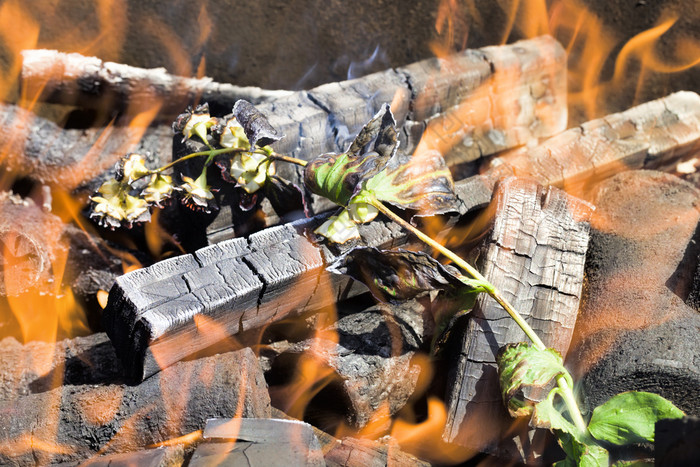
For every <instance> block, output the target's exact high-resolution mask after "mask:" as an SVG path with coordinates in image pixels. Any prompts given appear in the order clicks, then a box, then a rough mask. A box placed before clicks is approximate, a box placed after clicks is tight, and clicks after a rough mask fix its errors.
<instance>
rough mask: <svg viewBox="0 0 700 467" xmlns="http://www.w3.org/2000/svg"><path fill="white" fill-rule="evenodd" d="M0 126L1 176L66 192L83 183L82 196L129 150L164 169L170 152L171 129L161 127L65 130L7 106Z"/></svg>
mask: <svg viewBox="0 0 700 467" xmlns="http://www.w3.org/2000/svg"><path fill="white" fill-rule="evenodd" d="M123 123H126V122H123ZM0 125H2V127H3V131H2V134H1V135H0V146H2V148H3V160H2V166H3V167H4V169H5V170H6V171H8V172H10V173H11V174H12V175H14V176H15V177H29V178H31V179H32V180H34V181H36V182H38V183H42V184H47V185H53V186H58V187H61V188H64V189H66V190H67V191H70V190H73V189H75V188H77V187H81V186H84V185H85V184H87V185H88V186H87V187H85V188H86V189H87V191H94V190H95V189H97V187H98V186H99V184H100V183H101V180H94V179H95V177H98V176H99V175H102V174H104V173H105V171H106V170H107V169H108V168H110V167H111V166H112V165H114V163H115V162H117V161H118V160H119V159H120V158H121V157H122V156H123V155H124V154H126V153H128V152H130V151H134V152H138V153H140V154H144V155H146V156H148V157H149V159H150V160H149V163H150V164H152V165H153V166H161V165H164V164H166V163H167V162H168V161H169V158H170V155H171V153H172V130H171V128H170V127H169V126H166V125H161V126H155V127H148V128H145V127H143V126H137V125H126V126H122V125H112V126H108V127H106V128H90V129H65V130H64V129H62V128H60V127H59V126H58V125H56V124H55V123H53V122H51V121H49V120H46V119H43V118H41V117H37V116H36V115H34V114H33V113H31V112H29V111H27V110H24V109H22V108H20V107H16V106H13V105H7V104H3V105H0ZM109 175H111V174H109Z"/></svg>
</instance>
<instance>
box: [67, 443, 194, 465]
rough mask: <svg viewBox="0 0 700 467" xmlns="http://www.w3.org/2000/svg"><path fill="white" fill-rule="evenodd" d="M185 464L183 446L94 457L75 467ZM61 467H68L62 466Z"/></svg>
mask: <svg viewBox="0 0 700 467" xmlns="http://www.w3.org/2000/svg"><path fill="white" fill-rule="evenodd" d="M184 462H185V450H184V448H183V446H169V447H160V448H156V449H146V450H143V451H135V452H124V453H119V454H108V455H106V456H99V457H93V458H91V459H88V460H87V461H85V462H80V463H79V464H75V465H76V467H78V466H80V467H134V466H138V467H179V466H181V465H182V464H183V463H184ZM61 467H68V465H66V464H61Z"/></svg>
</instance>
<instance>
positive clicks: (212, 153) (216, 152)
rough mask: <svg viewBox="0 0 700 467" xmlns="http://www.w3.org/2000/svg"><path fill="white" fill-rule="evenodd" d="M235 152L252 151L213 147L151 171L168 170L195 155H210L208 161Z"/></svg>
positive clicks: (154, 172)
mask: <svg viewBox="0 0 700 467" xmlns="http://www.w3.org/2000/svg"><path fill="white" fill-rule="evenodd" d="M233 152H251V151H250V150H249V149H243V148H223V149H211V150H209V151H200V152H193V153H192V154H187V155H186V156H182V157H181V158H179V159H176V160H174V161H172V162H170V163H168V164H165V165H164V166H163V167H159V168H157V169H155V170H152V171H151V172H150V173H151V174H156V173H160V172H162V171H164V170H168V169H169V168H171V167H173V166H175V165H177V164H179V163H180V162H184V161H186V160H189V159H194V158H195V157H202V156H209V157H208V158H207V161H209V160H210V159H212V158H214V157H215V156H218V155H219V154H228V153H233Z"/></svg>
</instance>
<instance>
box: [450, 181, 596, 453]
mask: <svg viewBox="0 0 700 467" xmlns="http://www.w3.org/2000/svg"><path fill="white" fill-rule="evenodd" d="M592 209H593V208H592V206H591V205H589V204H588V203H586V202H584V201H581V200H578V199H576V198H574V197H571V196H568V195H567V194H566V193H564V192H563V191H560V190H558V189H556V188H545V187H542V186H538V185H537V184H536V183H535V182H533V181H528V180H524V179H517V178H509V179H506V180H505V181H503V182H502V183H501V184H500V185H499V186H498V190H497V192H496V194H495V197H494V201H493V202H492V204H491V206H490V210H491V211H493V214H492V215H493V219H494V220H493V227H492V231H491V234H490V236H489V238H488V240H487V241H486V242H485V244H484V245H483V247H482V248H480V249H479V251H480V253H479V259H478V262H477V268H478V269H479V270H480V271H481V272H482V274H483V275H484V276H485V277H486V278H487V279H488V280H489V281H490V282H491V283H492V284H494V286H495V287H496V288H498V289H499V290H501V291H502V293H503V294H504V295H505V296H506V299H507V300H508V301H510V303H511V304H512V305H513V307H514V308H515V309H516V310H518V311H519V312H520V313H521V314H522V315H523V317H524V318H525V319H526V321H528V323H529V324H530V326H532V328H533V329H534V330H535V332H536V333H537V334H538V335H539V336H541V338H542V340H543V342H544V343H545V345H547V346H548V347H553V348H555V349H557V350H558V351H559V352H561V353H562V355H564V354H566V351H567V350H568V347H569V342H570V340H571V335H572V332H573V328H574V323H575V322H576V314H577V311H578V304H579V298H580V295H581V287H582V284H583V267H584V260H585V255H586V248H587V245H588V230H589V224H588V222H589V218H590V216H591V212H592ZM453 332H455V331H453ZM456 340H458V341H459V344H457V345H458V346H459V352H460V353H459V356H458V358H456V362H455V364H454V366H453V368H451V371H450V376H449V379H448V385H447V387H448V388H449V389H448V394H447V409H448V410H447V411H448V419H447V424H446V427H445V432H444V438H445V439H446V440H447V441H450V442H454V443H457V444H460V445H463V446H469V447H473V448H477V449H486V448H489V447H492V446H493V444H494V443H497V442H498V441H499V440H500V439H501V438H503V436H504V435H505V433H506V430H507V429H508V427H510V426H512V424H513V420H512V419H511V418H510V416H509V415H508V413H507V412H506V410H505V408H504V406H503V401H502V400H501V396H500V394H501V392H500V389H499V382H498V375H497V373H496V363H495V362H496V355H497V353H498V350H499V349H500V347H501V346H503V345H505V344H508V343H512V342H520V341H526V340H527V337H526V336H525V334H524V332H523V331H522V330H521V329H520V327H518V325H517V324H516V323H515V322H514V321H513V320H512V319H510V317H509V316H508V315H507V313H506V312H505V311H504V310H503V309H502V308H501V307H500V305H498V304H497V303H496V302H495V301H494V300H492V299H491V298H490V297H488V296H485V295H481V296H480V297H479V298H478V299H477V302H476V305H475V307H474V309H473V310H472V312H471V313H470V319H469V321H468V323H467V324H466V328H465V329H464V330H463V331H462V332H461V334H460V335H459V337H458V338H457V339H456ZM539 396H541V397H544V396H546V394H541V395H539ZM529 397H537V396H535V395H531V396H529ZM529 397H528V398H529Z"/></svg>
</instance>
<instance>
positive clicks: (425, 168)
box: [363, 151, 459, 216]
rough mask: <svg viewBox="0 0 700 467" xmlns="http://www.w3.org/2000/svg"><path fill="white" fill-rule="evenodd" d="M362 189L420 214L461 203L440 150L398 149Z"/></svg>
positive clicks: (452, 209) (451, 209) (448, 209)
mask: <svg viewBox="0 0 700 467" xmlns="http://www.w3.org/2000/svg"><path fill="white" fill-rule="evenodd" d="M363 189H364V191H367V192H369V193H371V194H373V195H374V196H375V197H376V198H377V199H379V200H380V201H386V202H388V203H390V204H393V205H394V206H397V207H400V208H403V209H412V210H416V211H418V212H419V214H418V215H421V216H433V215H436V214H444V213H448V212H455V211H457V207H458V204H459V200H458V199H457V196H456V195H455V193H454V182H453V181H452V174H451V173H450V170H449V168H448V167H447V164H446V163H445V160H444V159H443V157H442V155H441V154H440V153H439V152H437V151H428V152H425V153H422V154H414V155H412V156H408V155H405V154H403V153H400V152H397V153H396V154H394V155H393V156H392V158H391V159H390V160H389V161H388V163H387V164H386V167H385V168H384V169H383V170H381V171H380V172H379V173H377V174H376V175H374V176H372V177H371V178H369V179H367V181H366V182H365V183H364V186H363Z"/></svg>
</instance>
